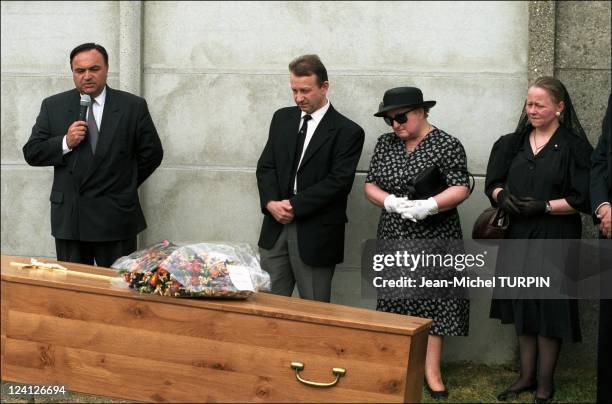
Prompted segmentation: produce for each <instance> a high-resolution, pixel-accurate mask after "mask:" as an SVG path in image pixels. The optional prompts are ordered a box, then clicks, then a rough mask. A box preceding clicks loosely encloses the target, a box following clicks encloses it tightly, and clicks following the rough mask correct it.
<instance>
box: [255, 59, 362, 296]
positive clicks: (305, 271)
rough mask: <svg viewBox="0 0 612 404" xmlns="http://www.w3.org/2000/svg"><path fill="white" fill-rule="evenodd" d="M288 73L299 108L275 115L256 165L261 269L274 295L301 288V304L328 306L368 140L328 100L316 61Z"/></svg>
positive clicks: (292, 66) (294, 65)
mask: <svg viewBox="0 0 612 404" xmlns="http://www.w3.org/2000/svg"><path fill="white" fill-rule="evenodd" d="M289 71H290V84H291V90H292V91H293V98H294V100H295V103H296V104H297V107H287V108H282V109H280V110H278V111H276V112H275V113H274V116H273V117H272V123H271V125H270V134H269V137H268V142H267V143H266V146H265V148H264V150H263V152H262V154H261V157H260V158H259V161H258V163H257V186H258V188H259V198H260V203H261V210H262V212H263V214H264V220H263V225H262V228H261V234H260V237H259V247H260V254H261V265H262V268H263V269H264V270H266V271H268V272H269V273H270V277H271V280H272V293H275V294H280V295H285V296H290V295H291V293H292V291H293V287H294V285H295V284H296V282H297V286H298V290H299V293H300V296H301V297H302V298H304V299H310V300H319V301H324V302H329V300H330V294H331V281H332V276H333V274H334V269H335V266H336V264H338V263H340V262H342V260H343V259H344V228H345V224H346V223H347V222H348V220H347V217H346V204H347V198H348V194H349V192H350V191H351V187H352V185H353V180H354V179H355V170H356V168H357V163H358V161H359V156H360V155H361V149H362V148H363V142H364V137H365V135H364V132H363V129H361V127H359V125H357V124H356V123H354V122H353V121H351V120H349V119H348V118H346V117H344V116H343V115H341V114H340V113H338V112H337V111H336V110H335V109H334V107H333V106H332V105H331V104H330V102H329V101H328V99H327V90H328V89H329V81H328V79H327V70H326V69H325V66H324V65H323V63H322V62H321V60H320V59H319V57H318V56H316V55H304V56H300V57H298V58H297V59H295V60H293V61H292V62H291V63H290V64H289Z"/></svg>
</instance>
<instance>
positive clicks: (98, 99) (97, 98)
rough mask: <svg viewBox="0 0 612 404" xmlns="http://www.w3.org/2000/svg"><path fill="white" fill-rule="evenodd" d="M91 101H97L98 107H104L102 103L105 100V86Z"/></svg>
mask: <svg viewBox="0 0 612 404" xmlns="http://www.w3.org/2000/svg"><path fill="white" fill-rule="evenodd" d="M92 101H95V102H97V103H98V105H99V106H100V107H102V108H104V103H105V102H106V86H104V88H103V89H102V92H101V93H100V94H98V96H97V97H96V98H94V99H93V100H92Z"/></svg>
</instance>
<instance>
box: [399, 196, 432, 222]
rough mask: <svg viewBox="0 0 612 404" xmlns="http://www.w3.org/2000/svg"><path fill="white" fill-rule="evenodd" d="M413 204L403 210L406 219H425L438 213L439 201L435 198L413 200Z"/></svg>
mask: <svg viewBox="0 0 612 404" xmlns="http://www.w3.org/2000/svg"><path fill="white" fill-rule="evenodd" d="M412 202H413V203H412V204H411V206H409V207H407V208H406V209H404V210H403V212H402V217H403V218H404V219H409V220H412V221H417V220H423V219H425V218H426V217H427V216H430V215H435V214H436V213H438V203H437V202H436V200H435V199H434V198H428V199H419V200H416V201H412Z"/></svg>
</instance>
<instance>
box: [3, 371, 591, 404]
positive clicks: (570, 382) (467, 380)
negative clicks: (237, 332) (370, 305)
mask: <svg viewBox="0 0 612 404" xmlns="http://www.w3.org/2000/svg"><path fill="white" fill-rule="evenodd" d="M442 371H443V375H444V379H445V384H446V387H447V388H448V390H449V392H450V395H449V398H448V400H446V401H436V400H433V399H432V398H431V397H430V396H429V395H428V394H427V392H425V391H423V402H426V403H432V402H448V403H491V402H495V401H496V400H495V396H496V395H497V394H498V393H499V392H501V391H502V390H504V389H505V388H506V387H507V386H509V385H510V384H511V383H512V382H514V380H515V379H516V377H517V374H518V373H517V369H516V368H515V367H514V366H510V365H496V366H487V365H482V364H475V363H472V362H456V363H451V364H446V365H445V366H444V367H443V370H442ZM595 380H596V379H595V371H594V370H590V369H571V368H559V369H558V370H557V372H556V375H555V383H556V386H557V392H556V394H555V400H554V402H556V403H589V402H595ZM7 384H8V383H6V382H3V383H2V397H1V398H0V401H1V402H3V403H43V402H44V403H60V402H63V403H66V402H69V403H105V402H112V403H121V402H129V401H120V400H112V399H109V398H105V397H96V396H90V395H87V394H80V393H68V394H67V395H66V396H65V397H59V396H58V397H49V396H46V397H45V396H35V397H32V396H21V397H19V398H16V397H14V396H9V395H8V394H7ZM11 384H14V383H11ZM507 402H509V403H525V402H533V394H532V393H523V394H521V395H520V396H519V397H518V399H517V400H514V401H507Z"/></svg>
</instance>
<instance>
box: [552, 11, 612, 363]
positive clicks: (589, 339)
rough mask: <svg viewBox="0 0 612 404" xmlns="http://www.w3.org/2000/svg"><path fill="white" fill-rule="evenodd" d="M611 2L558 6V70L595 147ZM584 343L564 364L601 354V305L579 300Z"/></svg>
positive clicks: (590, 230)
mask: <svg viewBox="0 0 612 404" xmlns="http://www.w3.org/2000/svg"><path fill="white" fill-rule="evenodd" d="M611 5H612V3H610V2H608V1H593V2H590V1H589V2H581V1H560V2H557V7H556V10H555V11H556V15H555V20H556V35H555V42H554V49H555V59H554V73H555V76H556V77H558V78H559V79H560V80H561V81H563V83H565V85H566V86H567V89H568V92H569V93H570V95H571V97H572V101H573V103H574V105H575V108H576V112H577V113H578V117H579V118H580V122H581V123H582V125H583V126H584V129H585V131H586V132H587V135H588V137H589V139H590V141H591V144H593V145H596V144H597V139H598V138H599V136H600V135H601V121H602V119H603V116H604V114H605V112H606V106H607V103H608V95H609V94H610V88H611V87H612V79H611V74H612V71H611V68H610V66H611V57H610V52H611V50H610V49H611V43H610V42H611V40H610V38H611V37H612V32H611V30H610V21H611V19H612V15H611ZM585 219H586V220H583V222H584V223H585V226H584V227H585V231H584V233H585V237H589V238H590V237H596V230H595V227H594V226H593V225H592V222H591V220H590V218H585ZM580 303H581V304H580V321H581V326H582V333H583V338H582V343H580V344H572V345H570V346H569V347H568V349H566V351H565V352H563V355H562V357H561V364H562V365H563V364H565V363H572V364H580V365H582V366H585V367H592V366H593V363H594V362H595V360H596V358H597V326H598V318H599V317H598V314H599V311H598V306H599V305H598V303H597V302H591V301H582V302H580Z"/></svg>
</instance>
